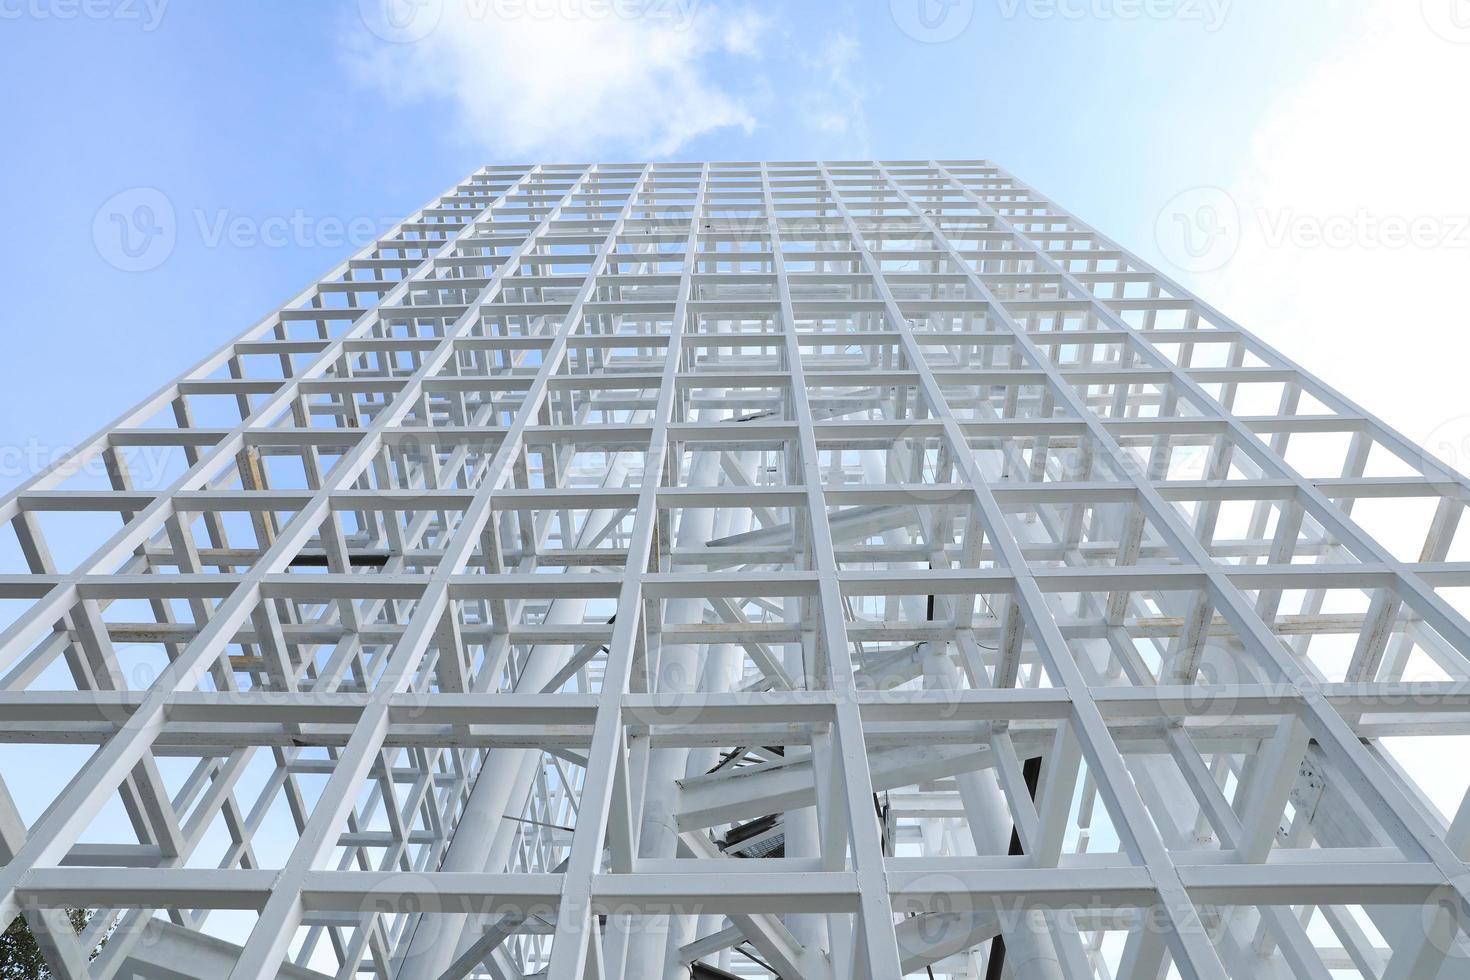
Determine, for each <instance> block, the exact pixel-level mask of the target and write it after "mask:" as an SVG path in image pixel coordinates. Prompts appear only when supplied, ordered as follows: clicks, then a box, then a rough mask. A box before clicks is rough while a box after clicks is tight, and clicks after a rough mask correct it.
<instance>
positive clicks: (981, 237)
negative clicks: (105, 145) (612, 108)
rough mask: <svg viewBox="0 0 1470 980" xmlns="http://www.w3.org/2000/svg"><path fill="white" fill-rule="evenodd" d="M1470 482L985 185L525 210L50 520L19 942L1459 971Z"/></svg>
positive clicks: (905, 180) (38, 569)
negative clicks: (28, 933) (23, 934)
mask: <svg viewBox="0 0 1470 980" xmlns="http://www.w3.org/2000/svg"><path fill="white" fill-rule="evenodd" d="M12 369H13V368H12ZM1467 489H1470V484H1467V482H1466V480H1465V478H1464V477H1461V476H1459V475H1457V474H1455V473H1453V472H1450V471H1448V470H1447V469H1445V468H1444V467H1442V466H1441V465H1439V464H1438V463H1437V462H1435V461H1434V460H1433V459H1432V458H1430V457H1428V456H1426V455H1425V454H1424V453H1423V452H1421V451H1420V450H1419V449H1418V447H1416V446H1414V445H1413V444H1412V443H1410V442H1408V441H1407V440H1405V439H1404V438H1403V437H1402V436H1400V435H1398V434H1396V433H1394V432H1392V431H1391V430H1389V429H1387V428H1386V427H1385V426H1384V425H1382V424H1381V423H1380V422H1378V421H1377V420H1375V419H1374V418H1373V417H1372V416H1371V415H1369V414H1367V413H1366V412H1365V411H1363V410H1362V409H1360V408H1359V407H1357V406H1356V405H1354V404H1352V403H1350V402H1349V401H1347V400H1346V399H1344V398H1343V397H1342V396H1340V395H1339V394H1337V393H1335V392H1334V391H1332V390H1330V389H1328V388H1327V387H1325V386H1324V385H1323V384H1322V383H1321V382H1320V381H1318V380H1316V379H1314V378H1313V377H1312V376H1310V375H1309V374H1307V373H1305V372H1304V371H1303V370H1302V369H1300V368H1299V367H1298V366H1296V365H1295V364H1293V363H1291V362H1290V361H1288V360H1287V359H1285V358H1284V357H1282V356H1281V355H1280V354H1279V353H1277V352H1276V351H1274V350H1273V349H1271V348H1270V347H1268V346H1267V345H1266V344H1264V343H1262V342H1261V341H1260V340H1259V339H1257V338H1256V337H1254V336H1252V335H1251V334H1249V333H1246V332H1245V331H1244V330H1243V329H1242V328H1241V327H1239V326H1238V325H1236V324H1235V323H1233V322H1232V321H1230V320H1228V319H1226V318H1225V317H1224V316H1223V315H1221V314H1220V313H1219V312H1217V311H1215V310H1214V309H1212V308H1210V307H1209V306H1207V305H1206V304H1204V303H1202V302H1201V301H1199V300H1198V299H1196V298H1194V297H1192V296H1190V295H1188V294H1187V293H1186V292H1184V291H1183V290H1182V289H1181V288H1180V287H1179V286H1178V285H1177V284H1175V283H1174V282H1172V281H1171V280H1169V279H1168V278H1166V277H1165V276H1163V275H1161V274H1160V273H1159V272H1157V271H1155V270H1153V269H1151V268H1149V267H1147V266H1146V265H1144V264H1143V263H1142V262H1141V261H1139V260H1138V259H1137V258H1136V257H1134V256H1133V255H1131V254H1129V253H1128V252H1126V251H1125V250H1123V249H1121V248H1120V247H1119V246H1117V245H1116V244H1114V243H1113V242H1111V241H1109V240H1108V239H1106V238H1105V237H1103V236H1102V235H1100V234H1099V233H1097V232H1096V231H1095V230H1093V229H1091V228H1089V227H1088V226H1086V225H1084V224H1082V223H1081V222H1080V221H1078V220H1077V219H1076V218H1074V217H1072V216H1070V215H1068V214H1067V213H1065V212H1064V211H1062V210H1061V209H1059V208H1058V207H1056V206H1055V205H1053V204H1052V203H1051V202H1049V201H1047V200H1046V199H1045V198H1043V197H1042V196H1040V195H1039V194H1037V193H1036V192H1035V191H1033V190H1032V189H1030V188H1028V187H1027V186H1025V185H1024V184H1021V183H1020V182H1018V181H1017V180H1016V179H1014V178H1013V177H1011V176H1009V175H1008V174H1007V173H1005V172H1004V171H1002V170H1001V169H999V168H998V167H996V166H993V165H991V164H989V163H986V162H983V161H952V162H939V161H897V162H888V163H876V162H840V163H826V164H822V163H815V162H791V163H770V164H754V163H727V164H650V165H642V164H639V165H616V166H611V165H575V166H571V165H557V166H523V167H487V168H485V169H482V170H480V171H478V172H476V173H475V174H473V175H471V176H470V177H469V178H468V179H466V180H465V181H463V182H462V183H459V184H457V185H456V186H455V187H453V188H451V189H450V190H449V191H447V192H446V193H445V194H444V195H443V196H441V197H439V198H437V199H436V200H434V201H433V202H431V203H430V204H429V205H427V206H426V207H425V208H424V209H423V210H421V211H419V212H418V213H416V214H414V215H412V216H411V217H410V218H409V219H408V220H406V221H405V222H404V223H402V224H401V225H400V226H398V227H397V228H395V229H393V230H392V231H391V232H390V233H389V234H388V235H386V236H385V237H383V238H382V239H380V240H379V241H377V242H376V243H374V244H373V245H372V246H370V247H368V248H366V249H364V250H363V251H362V252H360V253H359V254H357V255H355V256H353V257H352V258H351V259H349V260H347V261H346V262H344V263H343V264H342V265H340V266H339V267H337V268H336V269H334V270H332V271H331V272H330V273H329V274H328V275H327V276H326V277H325V278H324V279H322V280H321V281H320V282H318V283H316V284H314V285H312V286H311V287H309V288H308V289H307V290H305V291H304V292H303V293H301V294H300V295H299V296H297V297H295V298H294V299H293V300H292V301H290V302H289V303H287V304H286V305H285V306H284V307H283V308H282V309H281V310H279V311H278V312H276V313H273V314H272V315H271V316H269V317H267V318H266V319H265V320H264V321H262V322H261V323H259V324H257V325H256V326H254V327H253V328H251V329H250V330H249V331H247V332H246V333H245V334H244V335H243V336H241V337H240V338H239V339H238V340H236V341H234V342H232V343H231V344H229V345H228V346H227V347H225V348H224V349H223V350H221V351H219V352H218V353H216V354H214V355H212V356H211V357H208V358H206V359H205V360H204V361H202V362H201V363H199V364H198V365H196V366H195V367H194V368H193V369H191V370H190V371H189V372H187V373H186V374H184V375H183V376H182V377H180V378H179V379H178V380H177V381H175V382H173V383H171V384H169V385H167V386H166V387H164V388H163V389H162V390H160V391H159V392H157V393H156V394H155V395H154V396H153V397H151V398H149V399H148V400H147V401H145V402H144V403H143V404H142V405H140V406H138V407H137V408H136V409H135V410H133V411H131V412H129V413H127V414H126V415H125V416H123V417H122V418H120V419H118V420H117V421H116V422H114V423H113V424H112V425H110V426H109V427H107V428H106V429H104V430H103V431H101V432H100V433H98V434H97V435H96V436H95V437H94V438H92V439H91V440H90V441H88V442H87V443H86V444H85V445H83V446H81V447H80V448H79V449H78V450H77V451H76V453H75V454H74V455H73V456H72V457H71V458H70V459H69V460H68V461H66V462H64V463H61V464H59V465H57V466H55V467H53V468H51V469H49V470H47V471H45V472H43V473H41V474H39V475H37V476H35V477H34V478H32V479H30V480H28V481H27V482H26V483H24V484H23V485H22V486H20V487H19V488H18V489H16V490H15V491H14V492H12V493H10V494H9V495H8V496H6V497H4V498H3V500H0V525H3V527H0V563H3V564H0V628H3V632H0V760H3V762H4V768H3V769H0V860H3V861H4V864H3V866H0V920H3V921H5V922H9V921H11V919H12V918H13V917H14V916H15V915H17V914H21V913H24V914H25V916H26V918H27V921H28V922H29V924H30V925H31V927H32V929H33V931H34V932H35V933H36V934H37V937H38V939H39V941H40V943H41V945H42V947H43V950H44V951H45V953H46V955H47V957H48V959H49V960H50V962H51V964H52V968H53V971H54V973H55V975H56V976H59V977H63V978H80V977H94V978H106V977H133V976H137V977H179V976H186V977H188V976H199V977H206V976H208V977H214V976H220V977H223V976H229V977H233V978H241V980H243V978H254V977H274V976H287V977H324V976H326V977H330V976H336V977H338V978H343V980H349V978H359V977H380V978H390V977H391V978H401V980H434V978H452V977H466V976H469V977H494V978H497V980H504V978H522V977H541V976H546V977H549V978H552V980H572V978H578V977H588V978H593V977H596V978H605V980H645V978H650V977H653V978H675V977H680V978H682V977H687V976H695V977H729V976H735V977H781V978H784V980H798V978H807V980H847V978H861V977H880V978H890V977H899V976H919V977H925V976H927V977H946V978H961V977H968V978H980V977H1001V976H1009V977H1018V978H1046V980H1051V978H1067V980H1079V978H1099V980H1114V978H1119V980H1123V978H1127V980H1137V978H1148V980H1157V978H1160V977H1164V976H1177V977H1182V978H1188V980H1194V978H1211V980H1213V978H1223V977H1227V976H1229V977H1234V978H1237V980H1239V978H1246V977H1252V978H1254V977H1264V978H1295V977H1310V978H1322V980H1326V978H1341V977H1365V978H1373V980H1378V978H1384V980H1413V978H1435V977H1446V978H1447V977H1452V976H1463V975H1464V973H1463V971H1464V970H1465V969H1466V968H1467V967H1466V953H1467V942H1466V937H1465V935H1464V934H1463V932H1462V931H1461V929H1460V923H1461V921H1462V917H1463V916H1464V915H1466V914H1467V913H1470V875H1467V873H1466V872H1467V868H1466V865H1465V863H1464V861H1465V858H1466V857H1467V856H1470V806H1465V805H1463V801H1464V798H1465V789H1466V783H1467V782H1470V772H1462V770H1463V769H1464V766H1463V755H1460V756H1458V757H1457V756H1456V754H1455V753H1457V752H1461V751H1462V746H1463V743H1462V742H1460V741H1458V739H1461V738H1462V737H1463V736H1464V735H1466V734H1467V733H1470V660H1467V657H1470V624H1467V622H1466V620H1465V618H1464V616H1463V615H1462V614H1461V613H1460V612H1459V611H1457V608H1456V607H1457V605H1459V606H1463V601H1462V600H1463V596H1464V590H1465V589H1466V588H1467V587H1470V563H1467V564H1459V563H1457V562H1459V561H1460V560H1462V559H1464V558H1465V557H1467V555H1466V554H1464V553H1462V550H1463V549H1462V548H1461V545H1462V544H1463V543H1464V542H1463V541H1462V540H1461V536H1460V535H1459V534H1458V532H1459V530H1460V528H1459V525H1460V523H1461V516H1462V512H1463V510H1464V505H1465V502H1466V500H1467V499H1470V498H1467ZM1425 758H1428V759H1430V760H1439V762H1440V764H1439V765H1438V766H1437V767H1435V766H1430V767H1429V768H1428V769H1426V768H1425V767H1423V766H1422V765H1420V766H1418V767H1417V768H1416V767H1415V766H1414V765H1408V764H1405V763H1404V762H1403V760H1404V759H1418V760H1421V761H1422V760H1423V759H1425ZM1426 773H1427V775H1426ZM76 909H85V910H87V914H86V916H82V917H79V916H77V915H75V914H74V912H69V911H68V910H76ZM80 918H85V919H86V925H85V926H84V927H83V928H82V930H81V932H80V934H78V931H77V929H76V928H74V927H73V924H72V923H74V922H76V921H78V920H79V919H80ZM99 946H100V948H99Z"/></svg>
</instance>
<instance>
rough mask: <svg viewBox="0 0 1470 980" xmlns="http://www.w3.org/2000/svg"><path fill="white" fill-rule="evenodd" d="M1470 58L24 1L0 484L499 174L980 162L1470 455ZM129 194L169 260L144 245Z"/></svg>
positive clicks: (1103, 15) (1279, 15)
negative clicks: (1178, 236) (1402, 237)
mask: <svg viewBox="0 0 1470 980" xmlns="http://www.w3.org/2000/svg"><path fill="white" fill-rule="evenodd" d="M415 4H418V5H421V6H415ZM385 5H386V6H385ZM640 11H641V16H629V14H630V13H637V12H640ZM385 13H386V14H387V15H390V16H389V17H388V18H387V19H385ZM415 18H418V19H415ZM425 18H427V19H425ZM395 25H398V26H395ZM1466 42H1470V2H1467V0H1361V2H1333V0H1293V2H1291V3H1272V2H1264V0H891V2H890V0H864V2H862V3H858V2H847V3H843V2H827V0H808V2H802V3H783V4H778V3H775V2H736V0H728V2H727V0H362V2H358V0H311V2H303V0H249V2H224V0H219V2H208V3H206V2H202V0H0V83H3V85H4V90H5V91H6V92H7V93H8V97H7V98H6V99H4V100H3V102H0V131H3V132H4V133H5V134H6V136H7V139H6V149H5V151H4V161H5V163H4V172H5V179H4V180H3V181H0V213H3V215H4V216H5V218H6V219H7V234H6V235H4V236H3V238H0V261H3V267H4V269H5V270H6V272H7V274H8V279H9V283H10V289H9V294H10V295H9V296H8V297H7V303H6V304H5V307H4V310H3V312H0V332H3V335H4V338H5V347H4V350H5V352H6V358H5V360H4V362H3V364H4V367H3V374H0V378H3V384H0V489H4V488H7V487H9V486H12V485H14V484H15V483H16V482H18V481H19V480H20V479H21V478H23V476H24V475H25V473H26V471H27V470H28V469H29V468H30V467H31V466H33V465H34V464H35V463H36V462H37V461H38V460H44V459H45V458H47V457H49V456H50V455H51V454H54V453H56V452H58V451H61V450H63V449H65V447H67V446H68V445H70V444H71V443H73V442H75V441H77V440H79V439H81V438H83V437H85V436H86V435H87V434H89V433H90V432H92V431H93V430H95V429H96V428H97V427H99V426H100V425H101V424H103V423H104V422H105V421H107V420H109V419H111V418H112V417H114V416H115V415H117V414H118V413H120V412H122V411H123V410H124V409H126V408H127V407H128V406H130V405H132V404H133V403H135V402H136V401H137V400H139V399H140V398H141V397H143V396H144V395H146V394H147V393H149V392H151V391H153V390H154V389H155V388H156V387H158V386H159V385H161V384H163V383H165V382H166V381H168V380H169V379H170V378H172V377H173V376H174V375H175V374H176V373H178V372H179V371H180V370H182V369H183V368H184V367H186V366H187V365H188V364H190V363H192V362H193V361H195V360H197V359H198V358H199V357H201V356H203V355H204V354H205V353H206V352H207V351H209V350H212V349H213V348H215V347H217V346H218V345H219V344H221V343H223V342H224V341H226V340H227V339H228V338H230V337H232V336H233V335H235V334H236V333H238V332H240V331H241V330H243V329H244V328H245V327H247V326H248V325H250V324H251V323H253V322H254V321H255V320H257V319H258V318H259V317H261V316H262V315H264V314H265V313H266V312H267V311H268V310H269V309H270V308H271V307H273V306H275V305H277V304H278V303H280V302H281V301H282V300H284V299H285V298H286V297H287V296H289V295H291V294H292V293H294V292H295V291H296V290H297V289H299V288H300V287H301V286H302V285H303V284H304V283H306V282H307V281H308V280H309V279H310V278H312V277H314V276H316V275H317V274H318V273H320V272H322V271H324V270H325V269H327V268H329V267H330V266H331V265H332V264H333V263H334V262H335V261H337V260H338V259H339V258H341V257H342V256H344V255H346V254H348V253H350V252H351V251H353V250H354V249H355V248H356V246H357V245H359V244H361V243H362V240H363V236H364V235H367V234H371V232H372V231H373V230H376V228H377V227H380V226H381V225H382V224H383V223H384V222H386V221H388V220H389V219H391V218H393V217H394V216H397V215H401V214H403V213H405V212H407V211H409V210H411V209H412V208H414V207H416V206H417V205H419V204H421V203H423V202H424V201H426V200H428V199H429V198H431V197H432V196H433V195H435V194H436V193H437V192H439V191H440V190H442V189H443V188H445V187H446V186H448V185H449V184H451V183H452V182H453V181H454V180H456V179H457V178H458V177H460V176H462V175H463V174H465V173H467V172H469V171H470V170H471V169H473V168H474V167H475V166H476V165H478V164H480V163H487V162H520V161H525V160H552V159H558V160H567V159H578V160H587V159H608V160H611V159H622V160H627V159H642V158H649V157H653V158H682V159H755V158H766V159H800V158H808V159H809V158H814V157H821V158H826V159H841V158H854V157H871V156H877V157H884V158H912V157H926V158H927V157H936V158H954V157H986V158H989V159H992V160H995V161H996V162H998V163H1000V164H1002V165H1003V166H1006V167H1008V168H1010V169H1011V170H1012V171H1013V172H1015V173H1016V174H1017V175H1018V176H1020V177H1021V178H1022V179H1023V180H1027V181H1028V182H1030V183H1032V184H1034V185H1036V186H1037V187H1039V188H1040V189H1041V190H1042V191H1043V192H1044V193H1046V194H1048V195H1050V196H1051V197H1053V198H1054V199H1056V200H1058V201H1059V202H1060V203H1062V204H1063V205H1065V206H1068V207H1070V208H1072V209H1073V210H1075V211H1076V212H1077V213H1079V214H1080V215H1081V216H1082V217H1083V218H1084V219H1086V220H1088V221H1090V222H1092V223H1093V224H1095V225H1097V226H1099V227H1100V228H1102V229H1103V230H1104V231H1106V232H1108V233H1110V234H1111V235H1113V236H1114V237H1116V238H1118V239H1120V240H1121V241H1122V242H1123V243H1124V244H1125V245H1127V246H1129V247H1132V248H1134V249H1135V250H1137V251H1139V252H1140V253H1142V254H1143V255H1144V256H1145V257H1147V258H1150V259H1153V260H1158V261H1160V262H1161V264H1162V265H1163V267H1164V268H1165V269H1166V271H1169V272H1171V273H1173V274H1174V275H1176V276H1179V277H1180V278H1183V279H1185V280H1186V281H1187V282H1188V283H1190V284H1191V285H1193V286H1195V287H1196V288H1198V289H1199V291H1200V292H1201V293H1202V294H1203V295H1204V296H1205V297H1206V298H1207V299H1211V300H1213V301H1216V302H1217V303H1218V304H1219V305H1221V306H1222V307H1224V309H1225V310H1226V312H1228V313H1231V314H1233V315H1236V316H1237V317H1238V318H1239V319H1241V320H1242V321H1243V322H1245V323H1246V325H1247V326H1249V327H1251V328H1252V329H1254V330H1256V331H1257V332H1258V333H1261V334H1263V335H1265V336H1266V337H1267V338H1268V339H1269V340H1271V341H1272V342H1274V343H1276V344H1277V345H1278V346H1281V347H1283V348H1284V349H1285V350H1287V351H1288V353H1291V354H1294V355H1298V356H1300V357H1301V358H1302V359H1303V360H1304V361H1305V362H1306V363H1307V365H1308V366H1309V367H1312V368H1313V369H1315V370H1317V371H1318V372H1319V373H1322V374H1324V375H1326V376H1327V377H1328V378H1329V379H1330V380H1333V381H1335V382H1337V383H1338V384H1339V385H1340V386H1341V387H1343V388H1345V389H1346V390H1347V392H1348V393H1349V395H1352V396H1355V397H1359V398H1360V399H1361V400H1363V401H1365V402H1366V403H1367V404H1368V407H1370V408H1371V409H1374V410H1375V411H1378V412H1379V413H1380V414H1382V415H1383V416H1384V417H1386V418H1387V419H1388V420H1389V421H1391V422H1394V423H1396V424H1398V425H1399V426H1400V427H1401V428H1403V429H1404V430H1405V431H1406V432H1407V433H1408V434H1410V435H1411V436H1414V437H1415V438H1421V439H1425V440H1428V441H1431V442H1433V441H1436V440H1437V441H1438V442H1439V443H1442V444H1443V445H1445V446H1448V447H1450V448H1449V449H1448V450H1447V452H1448V454H1449V455H1454V454H1455V453H1456V452H1458V451H1460V450H1461V449H1463V448H1464V447H1465V446H1470V440H1467V439H1464V438H1462V430H1464V432H1463V435H1464V436H1470V424H1467V423H1465V422H1464V421H1463V418H1462V417H1463V415H1464V413H1465V409H1464V408H1463V406H1462V402H1461V400H1460V399H1459V398H1458V395H1457V391H1458V390H1460V389H1459V386H1458V382H1459V379H1460V376H1461V375H1462V374H1463V362H1464V353H1465V351H1466V350H1467V346H1466V343H1465V341H1464V336H1463V329H1464V324H1463V320H1464V317H1465V302H1464V300H1463V298H1460V299H1456V298H1455V297H1456V296H1460V297H1463V288H1462V283H1463V282H1464V278H1465V277H1464V273H1466V272H1470V230H1466V228H1464V227H1461V226H1460V224H1459V223H1458V222H1459V219H1460V218H1461V216H1466V215H1470V199H1467V195H1466V190H1465V183H1466V182H1465V181H1464V180H1463V173H1462V172H1463V167H1464V159H1465V153H1464V151H1465V149H1466V148H1467V147H1466V145H1465V144H1466V142H1467V137H1466V136H1465V135H1464V133H1463V126H1458V128H1457V126H1456V122H1455V116H1454V113H1453V107H1454V106H1455V105H1456V104H1457V103H1458V102H1459V100H1460V98H1461V97H1462V95H1463V92H1464V91H1466V90H1467V86H1470V43H1466ZM1201 188H1203V189H1204V190H1200V189H1201ZM119 195H120V196H119ZM140 203H141V204H147V205H149V206H150V207H154V212H152V213H153V214H154V216H155V217H156V216H158V215H159V214H166V213H167V212H171V213H172V216H173V220H172V222H171V223H170V225H169V231H170V233H171V234H172V236H173V237H172V248H171V250H167V249H166V250H165V251H164V252H163V253H162V254H159V253H158V252H157V251H156V250H155V251H154V252H150V253H149V254H146V255H143V256H140V257H136V258H130V257H129V256H128V255H127V254H126V253H125V252H122V251H119V247H120V244H121V239H120V238H119V229H118V228H117V227H116V226H114V225H112V224H111V223H110V222H111V220H112V215H113V214H114V213H126V214H128V215H131V216H134V217H147V216H148V214H149V212H144V213H142V214H141V215H140V214H139V211H138V205H139V204H140ZM1180 209H1183V214H1182V218H1183V219H1184V220H1186V221H1187V222H1193V223H1195V224H1199V222H1200V220H1201V216H1202V215H1203V216H1205V217H1209V218H1211V219H1213V218H1214V217H1215V216H1216V215H1217V213H1224V214H1225V215H1226V218H1227V219H1228V220H1229V221H1231V222H1233V226H1232V227H1233V233H1232V234H1230V235H1227V236H1225V237H1224V239H1223V241H1224V245H1223V246H1221V247H1222V248H1224V252H1219V253H1218V254H1216V253H1210V254H1207V255H1204V256H1203V257H1202V258H1201V256H1199V255H1191V254H1190V253H1188V252H1187V251H1182V252H1181V250H1180V248H1179V245H1180V242H1178V241H1173V240H1171V239H1170V234H1171V233H1170V231H1169V229H1170V228H1171V227H1173V226H1174V224H1175V223H1176V222H1177V221H1178V220H1180V219H1181V214H1179V213H1176V212H1178V211H1180ZM1395 221H1398V222H1401V223H1402V222H1410V221H1427V222H1429V225H1428V226H1427V230H1426V231H1425V234H1423V235H1420V236H1417V237H1416V238H1415V241H1414V242H1411V243H1410V244H1408V245H1403V244H1402V243H1395V242H1393V241H1392V240H1390V241H1389V242H1388V243H1387V244H1385V242H1384V241H1383V240H1381V239H1383V237H1384V236H1385V234H1389V233H1391V232H1392V230H1393V228H1392V227H1389V228H1388V229H1387V231H1385V225H1388V226H1393V223H1394V222H1395ZM1186 228H1187V225H1186ZM1196 230H1198V229H1196ZM1206 231H1208V229H1206ZM1334 233H1336V237H1334ZM1314 235H1315V237H1314ZM1339 239H1341V240H1339ZM1217 251H1218V250H1217ZM144 267H146V268H144ZM1457 319H1458V322H1457ZM1384 337H1397V338H1405V337H1408V338H1410V339H1411V343H1408V344H1405V343H1398V344H1396V345H1390V344H1386V343H1384V342H1383V339H1382V338H1384ZM1395 346H1397V348H1398V352H1397V353H1396V352H1395V350H1394V347H1395ZM1436 346H1437V348H1438V350H1436V351H1435V353H1434V355H1433V356H1431V357H1426V356H1425V351H1426V349H1431V348H1434V347H1436ZM1441 352H1442V353H1441ZM1426 372H1427V373H1426ZM1375 385H1379V386H1382V388H1383V390H1381V391H1375V390H1374V387H1373V386H1375ZM1455 461H1456V462H1460V463H1461V464H1462V465H1463V463H1464V461H1463V460H1459V459H1456V460H1455Z"/></svg>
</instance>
